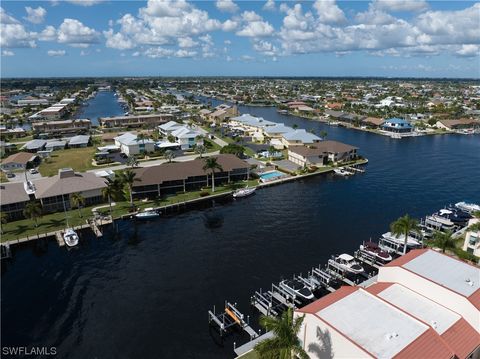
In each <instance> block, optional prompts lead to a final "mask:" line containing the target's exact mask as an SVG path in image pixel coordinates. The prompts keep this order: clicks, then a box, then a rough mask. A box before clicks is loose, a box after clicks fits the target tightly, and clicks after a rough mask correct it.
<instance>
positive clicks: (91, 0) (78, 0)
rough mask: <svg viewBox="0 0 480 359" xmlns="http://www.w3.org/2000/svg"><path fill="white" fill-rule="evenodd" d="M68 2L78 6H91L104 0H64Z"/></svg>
mask: <svg viewBox="0 0 480 359" xmlns="http://www.w3.org/2000/svg"><path fill="white" fill-rule="evenodd" d="M66 1H67V2H68V3H70V4H74V5H80V6H93V5H97V4H100V3H101V2H102V1H104V0H66Z"/></svg>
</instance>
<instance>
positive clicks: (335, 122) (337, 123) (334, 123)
mask: <svg viewBox="0 0 480 359" xmlns="http://www.w3.org/2000/svg"><path fill="white" fill-rule="evenodd" d="M339 123H340V122H338V121H330V122H328V124H329V125H330V126H338V125H339Z"/></svg>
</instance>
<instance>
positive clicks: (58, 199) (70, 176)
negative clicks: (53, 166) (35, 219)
mask: <svg viewBox="0 0 480 359" xmlns="http://www.w3.org/2000/svg"><path fill="white" fill-rule="evenodd" d="M34 186H35V193H34V196H35V198H36V199H39V200H40V202H41V204H42V207H43V211H44V212H56V211H62V210H63V209H64V208H66V209H69V208H70V207H71V204H70V202H71V201H70V197H71V195H72V194H74V193H80V194H81V195H82V197H83V198H85V206H90V205H92V204H95V203H101V202H103V197H102V189H103V188H105V187H106V186H107V185H106V184H105V180H104V179H103V178H100V177H97V176H95V174H94V173H89V172H82V173H78V172H75V171H73V170H72V169H71V168H63V169H60V170H59V171H58V174H57V175H55V176H52V177H47V178H42V179H39V180H37V181H35V182H34Z"/></svg>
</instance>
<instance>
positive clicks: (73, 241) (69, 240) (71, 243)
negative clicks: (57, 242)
mask: <svg viewBox="0 0 480 359" xmlns="http://www.w3.org/2000/svg"><path fill="white" fill-rule="evenodd" d="M63 240H64V241H65V244H66V245H67V246H68V247H75V246H76V245H78V234H77V232H75V231H74V230H73V228H67V229H66V230H65V232H64V233H63Z"/></svg>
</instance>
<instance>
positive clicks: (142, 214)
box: [135, 208, 160, 219]
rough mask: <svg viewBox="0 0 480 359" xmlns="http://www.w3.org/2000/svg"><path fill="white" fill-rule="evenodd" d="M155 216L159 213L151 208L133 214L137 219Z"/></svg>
mask: <svg viewBox="0 0 480 359" xmlns="http://www.w3.org/2000/svg"><path fill="white" fill-rule="evenodd" d="M157 217H160V214H159V213H158V212H157V211H156V210H155V209H153V208H145V209H144V210H143V212H140V213H137V214H136V215H135V218H137V219H153V218H157Z"/></svg>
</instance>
